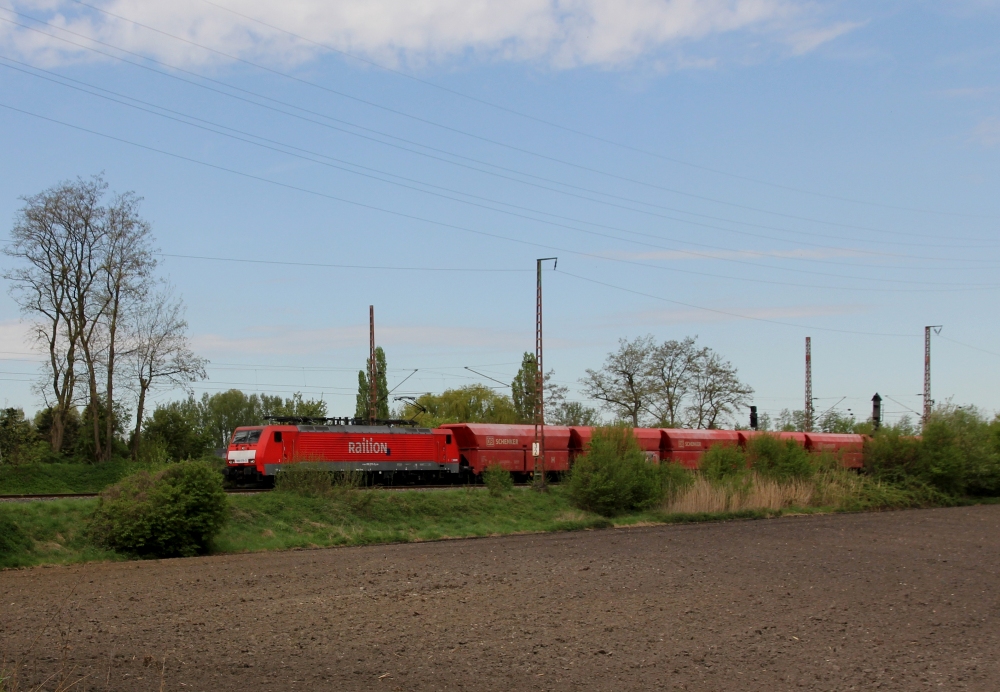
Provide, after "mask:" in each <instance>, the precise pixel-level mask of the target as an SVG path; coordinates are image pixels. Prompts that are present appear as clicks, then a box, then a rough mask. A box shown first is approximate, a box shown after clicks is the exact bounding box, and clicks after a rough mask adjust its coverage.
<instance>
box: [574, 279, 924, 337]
mask: <svg viewBox="0 0 1000 692" xmlns="http://www.w3.org/2000/svg"><path fill="white" fill-rule="evenodd" d="M560 274H563V275H564V276H571V277H573V278H574V279H579V280H580V281H587V282H589V283H592V284H598V285H600V286H606V287H608V288H613V289H615V290H618V291H624V292H626V293H632V294H634V295H637V296H643V297H646V298H652V299H653V300H660V301H663V302H665V303H672V304H674V305H681V306H683V307H687V308H692V309H694V310H704V311H705V312H714V313H717V314H719V315H726V316H727V317H737V318H739V319H742V320H752V321H754V322H767V323H768V324H778V325H781V326H783V327H795V328H796V329H812V330H820V331H824V332H838V333H840V334H860V335H863V336H900V337H906V338H910V339H912V338H913V337H914V336H915V335H914V334H893V333H886V332H861V331H855V330H851V329H833V328H831V327H811V326H807V325H804V324H795V323H793V322H782V321H780V320H771V319H767V318H765V317H753V316H751V315H741V314H739V313H736V312H728V311H726V310H717V309H715V308H706V307H703V306H701V305H694V304H692V303H683V302H681V301H679V300H671V299H670V298H664V297H662V296H656V295H653V294H651V293H644V292H642V291H635V290H633V289H631V288H625V287H624V286H616V285H615V284H609V283H607V282H605V281H598V280H597V279H590V278H587V277H586V276H579V275H577V274H571V273H570V272H567V271H565V270H563V271H560Z"/></svg>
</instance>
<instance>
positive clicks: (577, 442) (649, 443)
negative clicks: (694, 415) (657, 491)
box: [569, 425, 661, 461]
mask: <svg viewBox="0 0 1000 692" xmlns="http://www.w3.org/2000/svg"><path fill="white" fill-rule="evenodd" d="M594 430H595V428H592V427H589V426H585V425H574V426H573V427H571V428H570V429H569V451H570V455H571V456H572V458H573V459H576V457H577V456H579V455H581V454H586V453H587V447H588V446H589V445H590V440H591V438H593V437H594ZM632 433H633V434H634V435H635V438H636V440H637V441H638V442H639V447H640V449H642V451H643V452H644V453H645V454H646V458H647V459H649V460H650V461H659V460H660V446H661V441H660V431H659V430H655V429H652V428H633V429H632Z"/></svg>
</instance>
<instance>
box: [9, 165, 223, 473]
mask: <svg viewBox="0 0 1000 692" xmlns="http://www.w3.org/2000/svg"><path fill="white" fill-rule="evenodd" d="M22 199H23V202H24V206H23V207H22V208H21V209H20V210H19V211H18V212H17V214H16V216H15V219H14V225H13V227H12V228H11V231H10V240H9V242H8V243H7V244H6V245H5V246H4V248H3V250H4V253H5V254H6V255H7V256H8V257H10V258H12V259H13V260H14V263H13V268H11V269H10V270H8V271H6V272H5V273H4V278H5V279H7V280H8V281H9V282H10V283H9V291H10V294H11V296H12V297H13V298H14V300H15V301H16V302H17V304H18V305H19V306H20V308H21V311H22V314H23V315H24V317H25V319H26V320H27V322H28V323H29V324H30V327H31V333H32V335H33V337H34V341H35V347H36V349H37V350H38V351H39V352H40V353H41V354H42V355H43V356H44V359H45V364H46V365H45V370H44V374H43V377H42V379H41V381H40V382H39V384H38V387H37V391H38V392H39V394H40V395H41V397H42V399H43V401H44V402H45V409H44V411H43V413H42V414H39V415H40V418H36V420H35V421H33V422H32V423H31V424H29V423H28V421H25V420H24V419H23V415H22V416H20V417H18V415H16V413H15V412H12V411H7V412H5V414H4V415H5V425H7V426H8V427H9V428H10V433H9V434H10V435H12V436H13V437H14V438H17V439H21V438H23V437H24V436H25V435H29V428H30V429H32V430H33V431H34V434H36V435H41V436H43V437H44V438H45V440H46V442H47V444H48V447H49V452H50V453H51V454H53V455H56V456H59V455H68V456H71V457H75V456H79V455H86V456H87V457H88V458H90V459H92V460H94V461H107V460H109V459H111V458H112V457H113V456H115V455H116V454H118V453H120V450H119V449H118V447H119V442H120V441H121V439H122V437H123V431H122V427H123V426H124V425H126V423H127V421H128V418H129V417H128V416H126V415H125V410H126V409H131V410H134V411H135V425H134V427H133V429H132V432H131V435H130V436H129V438H130V441H131V445H132V447H131V454H132V455H133V456H136V455H138V453H139V449H140V446H141V436H142V422H143V417H144V411H145V402H146V397H147V396H148V395H149V393H150V392H151V391H152V390H154V389H156V388H157V387H159V386H161V385H164V386H168V387H176V386H185V385H187V384H188V383H190V382H193V381H195V380H198V379H202V378H204V377H205V365H206V361H205V360H204V359H202V358H199V357H198V356H196V355H195V354H194V353H193V352H192V351H191V349H190V347H189V343H188V339H187V322H186V321H185V320H184V308H183V304H182V303H181V301H180V299H178V298H176V297H175V296H174V295H173V294H172V291H171V289H170V287H169V286H168V285H167V284H166V283H165V282H164V281H162V280H161V279H159V278H157V277H156V275H155V270H156V266H157V261H156V255H155V250H154V243H155V239H154V237H153V234H152V230H151V227H150V224H149V223H148V222H147V221H145V220H144V219H143V218H142V217H141V216H140V215H139V206H140V203H141V201H142V200H141V198H140V197H137V196H136V195H135V194H134V193H132V192H126V193H123V194H112V195H109V194H108V185H107V183H105V182H104V180H103V179H102V178H101V176H94V177H93V178H91V179H89V180H82V179H78V180H76V181H70V182H64V183H60V184H58V185H56V186H54V187H52V188H50V189H48V190H45V191H43V192H41V193H39V194H37V195H34V196H31V197H25V198H22ZM29 436H30V435H29ZM16 447H17V449H19V450H23V449H24V444H23V443H19V445H16ZM11 449H12V448H8V451H7V454H8V456H11V455H14V454H15V453H14V452H12V451H10V450H11ZM17 453H18V454H23V453H24V452H23V451H20V452H17Z"/></svg>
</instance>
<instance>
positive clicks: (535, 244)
mask: <svg viewBox="0 0 1000 692" xmlns="http://www.w3.org/2000/svg"><path fill="white" fill-rule="evenodd" d="M0 108H7V109H8V110H11V111H15V112H17V113H22V114H24V115H29V116H32V117H35V118H39V119H40V120H45V121H48V122H51V123H55V124H57V125H62V126H64V127H68V128H72V129H75V130H79V131H81V132H86V133H88V134H92V135H96V136H98V137H103V138H105V139H109V140H112V141H115V142H120V143H122V144H128V145H130V146H134V147H137V148H140V149H145V150H147V151H152V152H155V153H158V154H163V155H164V156H169V157H171V158H175V159H178V160H181V161H187V162H190V163H195V164H198V165H201V166H205V167H207V168H212V169H215V170H219V171H224V172H227V173H232V174H234V175H238V176H241V177H245V178H248V179H251V180H256V181H259V182H264V183H269V184H272V185H277V186H279V187H283V188H286V189H289V190H296V191H298V192H304V193H306V194H311V195H315V196H318V197H323V198H326V199H330V200H334V201H337V202H342V203H344V204H350V205H353V206H356V207H360V208H363V209H371V210H374V211H380V212H383V213H386V214H390V215H393V216H398V217H400V218H405V219H410V220H413V221H420V222H423V223H429V224H432V225H435V226H440V227H442V228H450V229H453V230H458V231H462V232H463V233H472V234H475V235H481V236H484V237H489V238H496V239H499V240H506V241H508V242H512V243H518V244H522V245H529V246H532V247H539V248H544V249H546V250H555V251H559V252H566V253H569V254H573V255H576V256H579V257H587V258H590V259H596V260H600V261H606V262H617V263H621V264H628V265H632V266H637V267H644V268H647V269H656V270H660V271H667V272H673V273H680V274H691V275H695V276H706V277H710V278H713V279H720V278H721V279H730V280H735V281H746V282H750V283H762V284H771V285H777V286H793V287H796V288H811V289H829V290H841V291H865V292H871V291H882V292H902V291H905V292H913V291H919V290H921V289H891V288H867V289H865V288H853V287H849V286H846V287H845V286H820V285H816V284H797V283H793V282H788V281H771V280H767V279H752V278H745V277H731V276H726V275H722V274H713V273H710V272H699V271H693V270H689V269H678V268H676V267H664V266H659V265H650V264H645V263H642V262H635V261H632V260H626V259H621V258H616V257H609V256H606V255H600V254H595V253H587V252H580V251H579V250H571V249H569V248H563V247H559V246H556V245H548V244H544V243H538V242H533V241H529V240H522V239H520V238H511V237H509V236H504V235H500V234H498V233H490V232H487V231H480V230H475V229H472V228H468V227H465V226H458V225H456V224H450V223H446V222H444V221H435V220H433V219H427V218H424V217H421V216H417V215H415V214H407V213H404V212H399V211H394V210H391V209H386V208H384V207H379V206H376V205H373V204H366V203H364V202H358V201H355V200H350V199H347V198H344V197H338V196H336V195H331V194H328V193H325V192H319V191H317V190H311V189H309V188H304V187H300V186H297V185H291V184H289V183H282V182H279V181H277V180H272V179H270V178H265V177H263V176H258V175H253V174H251V173H245V172H243V171H238V170H236V169H233V168H227V167H225V166H220V165H218V164H214V163H209V162H207V161H202V160H200V159H195V158H192V157H190V156H184V155H182V154H177V153H174V152H170V151H166V150H164V149H158V148H156V147H151V146H149V145H146V144H140V143H138V142H133V141H131V140H127V139H124V138H122V137H116V136H114V135H109V134H106V133H103V132H98V131H97V130H91V129H89V128H86V127H82V126H80V125H73V124H71V123H67V122H65V121H62V120H57V119H55V118H50V117H48V116H44V115H40V114H38V113H33V112H31V111H27V110H24V109H22V108H17V107H15V106H11V105H8V104H4V103H0ZM948 290H961V289H948Z"/></svg>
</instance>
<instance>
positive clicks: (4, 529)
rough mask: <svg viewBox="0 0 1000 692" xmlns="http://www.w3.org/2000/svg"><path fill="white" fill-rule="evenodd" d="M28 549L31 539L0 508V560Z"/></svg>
mask: <svg viewBox="0 0 1000 692" xmlns="http://www.w3.org/2000/svg"><path fill="white" fill-rule="evenodd" d="M29 548H31V539H30V538H29V537H28V535H27V534H26V533H25V532H24V530H23V529H22V528H21V527H20V526H18V524H17V522H16V521H14V518H13V517H11V516H10V515H9V514H8V513H7V512H6V511H4V509H3V508H2V507H0V560H2V559H3V558H5V557H9V556H11V555H14V554H15V553H20V552H23V551H25V550H28V549H29Z"/></svg>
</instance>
